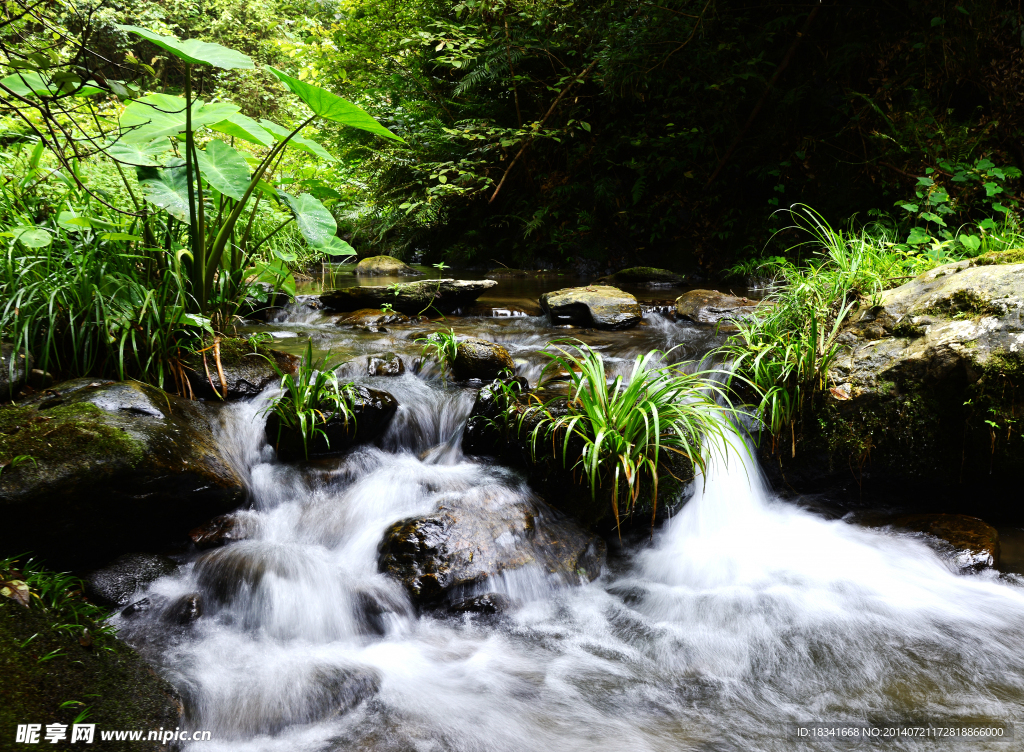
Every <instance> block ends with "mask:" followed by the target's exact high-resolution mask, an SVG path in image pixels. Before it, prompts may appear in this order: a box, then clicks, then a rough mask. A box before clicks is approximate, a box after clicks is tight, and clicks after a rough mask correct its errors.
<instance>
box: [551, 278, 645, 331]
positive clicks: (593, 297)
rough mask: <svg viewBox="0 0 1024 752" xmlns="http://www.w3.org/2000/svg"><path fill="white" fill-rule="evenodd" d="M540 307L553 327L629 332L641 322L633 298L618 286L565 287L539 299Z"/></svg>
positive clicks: (641, 315) (640, 313)
mask: <svg viewBox="0 0 1024 752" xmlns="http://www.w3.org/2000/svg"><path fill="white" fill-rule="evenodd" d="M540 305H541V308H543V309H544V312H545V313H547V314H548V316H549V318H550V319H551V323H552V324H554V325H565V324H571V325H573V326H586V327H591V326H592V327H595V328H597V329H628V328H630V327H632V326H636V325H637V324H639V323H640V321H641V320H642V319H643V311H642V310H641V309H640V305H639V304H638V303H637V302H636V298H635V297H633V296H632V295H630V294H629V293H628V292H623V291H622V290H620V289H619V288H617V287H609V286H607V285H588V286H587V287H567V288H565V289H563V290H556V291H554V292H546V293H544V294H543V295H541V296H540Z"/></svg>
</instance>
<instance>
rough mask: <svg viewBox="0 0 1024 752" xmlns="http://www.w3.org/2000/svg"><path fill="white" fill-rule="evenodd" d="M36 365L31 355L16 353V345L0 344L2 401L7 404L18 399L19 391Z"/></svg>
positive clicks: (0, 388) (0, 390)
mask: <svg viewBox="0 0 1024 752" xmlns="http://www.w3.org/2000/svg"><path fill="white" fill-rule="evenodd" d="M34 364H35V361H34V359H33V358H32V356H31V355H29V356H28V357H26V356H25V353H17V354H16V353H15V352H14V345H12V344H10V343H9V342H3V343H0V401H2V402H7V401H9V400H11V399H12V398H14V397H16V396H17V394H18V391H19V390H20V389H21V388H22V387H23V386H25V382H26V381H27V380H28V377H29V374H30V373H31V372H32V367H33V365H34Z"/></svg>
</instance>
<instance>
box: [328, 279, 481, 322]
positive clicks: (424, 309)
mask: <svg viewBox="0 0 1024 752" xmlns="http://www.w3.org/2000/svg"><path fill="white" fill-rule="evenodd" d="M497 284H498V283H497V282H495V281H494V280H492V279H482V280H463V279H423V280H419V281H418V282H404V283H401V284H399V285H398V286H397V289H396V288H395V287H393V286H384V285H361V286H358V287H344V288H342V289H340V290H333V291H332V292H327V293H324V294H323V295H321V296H320V301H321V302H322V303H323V305H324V307H326V308H328V309H330V310H332V311H357V310H360V309H364V308H370V307H377V308H379V307H380V305H381V304H382V303H390V304H391V305H393V306H394V308H395V310H396V311H401V312H402V313H406V314H409V315H411V316H415V315H420V314H431V315H432V314H434V313H436V312H440V313H452V312H454V311H456V310H459V309H461V308H462V307H463V306H467V305H469V304H470V303H472V302H473V301H474V300H476V299H477V298H478V297H480V295H481V294H482V293H483V292H484V291H485V290H489V289H491V288H492V287H494V286H495V285H497Z"/></svg>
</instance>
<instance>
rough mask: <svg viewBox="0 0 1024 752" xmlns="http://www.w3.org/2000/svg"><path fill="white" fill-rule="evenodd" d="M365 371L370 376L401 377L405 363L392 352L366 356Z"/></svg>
mask: <svg viewBox="0 0 1024 752" xmlns="http://www.w3.org/2000/svg"><path fill="white" fill-rule="evenodd" d="M366 370H367V373H368V374H369V375H370V376H401V375H402V374H403V373H405V363H404V362H403V361H402V359H401V358H400V357H399V356H398V355H396V354H395V353H393V352H386V353H383V354H382V355H368V356H366Z"/></svg>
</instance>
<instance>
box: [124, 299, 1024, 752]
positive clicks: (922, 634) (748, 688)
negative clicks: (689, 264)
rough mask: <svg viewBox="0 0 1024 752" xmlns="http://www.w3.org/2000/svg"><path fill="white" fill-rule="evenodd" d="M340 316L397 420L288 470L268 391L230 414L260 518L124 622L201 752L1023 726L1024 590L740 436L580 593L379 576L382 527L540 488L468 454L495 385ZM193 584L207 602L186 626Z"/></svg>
mask: <svg viewBox="0 0 1024 752" xmlns="http://www.w3.org/2000/svg"><path fill="white" fill-rule="evenodd" d="M662 321H666V320H665V319H663V318H662V317H660V316H655V317H653V318H652V319H651V326H649V327H647V328H646V329H645V330H644V331H643V333H642V334H633V335H631V336H633V339H632V340H626V339H625V338H621V339H620V338H618V334H617V333H612V334H611V335H608V336H607V337H604V338H603V339H602V340H601V341H600V345H601V346H602V347H604V348H605V349H604V350H603V352H604V353H605V354H606V355H607V360H608V364H609V365H608V368H609V374H610V375H614V374H616V373H619V372H622V371H623V370H624V369H626V368H628V366H629V365H630V364H631V361H632V357H633V355H634V354H635V353H636V352H638V351H646V350H649V349H652V347H658V348H660V349H666V348H667V347H671V346H672V345H673V344H678V343H679V342H682V341H689V340H687V338H688V337H689V338H691V339H693V338H696V337H697V335H695V334H693V333H692V331H691V330H690V329H688V328H687V327H685V326H680V325H676V324H673V323H671V322H668V323H666V324H664V325H663V324H662V323H660V322H662ZM284 325H286V326H291V325H292V324H290V323H287V322H286V323H285V324H284ZM311 325H315V322H314V324H311ZM484 325H486V326H493V327H495V328H494V329H491V330H489V333H488V334H486V335H483V336H486V337H488V338H491V339H494V340H496V341H504V342H505V343H506V344H508V345H509V346H510V349H512V350H513V351H514V355H515V356H516V357H517V358H519V359H521V360H522V361H523V363H524V365H523V366H522V367H521V370H520V372H521V373H523V372H524V369H525V372H526V373H527V374H532V373H533V371H530V370H529V369H531V368H534V367H536V368H537V370H539V365H540V364H542V363H544V362H546V358H544V357H543V356H542V355H540V354H539V352H538V350H539V348H540V347H542V346H543V344H544V342H541V341H540V339H541V337H540V334H539V333H538V329H537V326H536V325H535V324H533V323H531V320H530V319H529V318H525V317H520V318H518V319H506V320H504V321H501V320H498V319H488V320H486V324H484ZM336 329H337V328H336V327H333V328H332V327H331V326H328V325H326V324H325V325H324V327H323V331H324V332H327V333H329V334H331V336H334V337H344V338H345V339H343V340H342V344H343V346H344V347H348V348H349V352H350V354H351V353H354V355H352V360H351V362H352V363H353V364H355V365H353V366H352V368H353V371H352V376H353V377H356V376H358V378H359V380H360V382H361V383H363V384H365V385H367V386H371V387H374V388H380V389H386V390H387V391H389V392H391V393H392V394H394V395H395V396H396V398H397V399H398V401H399V403H400V405H401V407H400V409H399V412H398V413H397V415H396V416H395V419H394V422H393V423H392V425H391V427H390V429H389V430H388V432H387V434H386V435H385V436H384V437H383V438H382V439H381V440H380V441H379V442H378V445H377V446H365V447H361V448H358V449H356V450H353V451H351V452H349V453H348V454H346V455H344V456H341V457H336V458H329V459H323V460H317V461H315V462H311V463H297V464H286V463H281V462H279V461H278V460H277V458H276V457H275V455H274V451H273V449H272V448H271V447H269V446H267V445H266V443H265V441H264V439H263V418H262V417H261V410H262V409H263V407H264V406H265V404H266V402H265V401H266V398H267V395H264V396H262V397H260V398H257V399H255V400H253V401H250V402H246V403H236V404H233V405H231V406H228V407H226V408H225V409H224V411H223V416H224V422H223V426H222V427H221V433H220V441H221V444H222V447H223V448H224V451H225V454H226V455H227V457H228V458H229V460H230V461H231V462H232V463H233V465H234V466H235V467H236V468H238V470H239V472H240V473H242V475H243V477H245V478H246V480H247V483H248V487H249V490H250V495H251V501H252V503H251V508H250V509H248V510H246V511H244V512H241V513H239V515H240V518H241V519H242V520H243V521H244V526H243V527H244V530H245V531H246V532H247V537H246V538H245V539H244V540H240V541H237V542H233V543H231V544H230V545H227V546H225V547H222V548H218V549H213V550H210V551H197V552H194V553H193V554H192V555H190V556H189V557H188V560H187V561H186V563H185V564H184V566H183V567H181V569H180V571H179V572H178V573H177V574H176V575H174V576H171V577H166V578H163V579H161V580H158V581H157V582H155V583H153V585H152V586H151V587H150V588H149V591H148V592H147V593H146V595H147V597H148V598H149V600H150V602H151V604H152V607H151V608H150V609H149V610H148V611H144V610H140V611H139V613H136V614H134V615H131V614H128V615H123V616H118V617H115V619H114V623H115V624H116V625H117V626H118V628H119V629H120V630H121V633H122V635H124V636H125V637H126V638H127V639H129V640H130V641H131V642H132V643H133V644H135V645H136V646H138V647H139V649H140V650H142V651H143V652H144V653H145V654H146V655H147V656H148V657H150V658H151V659H152V660H153V661H154V662H155V663H157V664H158V666H159V667H160V669H161V671H162V672H163V673H164V674H165V675H166V676H167V677H168V678H169V679H170V680H171V681H172V682H173V683H174V684H175V685H176V686H177V687H178V688H179V690H180V691H181V693H182V696H183V699H184V701H185V705H186V709H187V717H186V723H187V725H188V727H189V728H191V729H202V730H209V731H211V732H212V735H213V741H210V742H203V743H201V744H200V743H196V744H193V745H191V746H190V747H188V748H187V750H188V752H200V750H203V752H296V751H300V752H342V751H347V750H355V749H360V750H374V751H375V752H392V751H394V752H398V751H399V750H413V749H416V750H452V751H453V752H532V751H533V750H538V749H543V750H545V751H546V752H580V751H583V752H605V751H608V752H611V751H612V750H621V749H629V750H639V751H642V752H647V751H648V750H649V751H650V752H670V751H671V752H675V751H676V750H695V751H696V750H700V751H702V752H704V751H710V750H722V751H728V752H732V751H733V750H737V751H738V750H758V751H759V752H761V751H763V752H791V750H796V749H808V750H819V749H820V750H832V749H836V750H840V749H843V750H845V749H849V748H850V746H849V745H848V744H847V743H845V742H843V743H841V744H840V743H832V742H829V741H822V742H820V743H806V744H805V746H799V743H797V742H796V741H795V740H794V738H793V737H792V736H791V735H790V733H789V731H788V730H787V724H788V723H790V722H792V721H809V720H821V721H857V722H861V721H863V720H865V719H866V718H871V719H874V720H878V721H881V720H887V721H900V720H903V721H907V722H910V721H914V720H917V719H921V718H925V719H927V718H931V719H942V718H957V717H962V718H974V719H979V720H982V719H991V720H1000V721H1017V722H1018V723H1019V722H1024V712H1022V710H1021V708H1022V707H1024V655H1022V653H1021V648H1020V646H1021V645H1022V644H1024V590H1021V589H1020V588H1018V587H1015V586H1013V585H1012V584H1010V583H1007V582H1006V581H1004V580H1000V579H998V578H997V576H995V575H994V574H989V575H978V576H971V577H965V576H961V575H958V574H955V573H954V572H953V568H952V567H951V566H950V565H949V563H948V562H947V561H946V560H944V559H943V558H941V557H940V556H939V555H937V554H936V553H934V552H933V551H932V550H931V549H930V548H928V547H926V546H925V545H924V544H922V543H921V542H920V541H919V540H918V539H916V538H913V537H910V536H905V535H897V534H893V533H887V532H879V531H873V530H867V529H863V528H860V527H857V526H854V525H851V524H848V523H846V522H844V521H841V520H826V519H823V518H821V517H819V516H816V515H814V514H812V513H810V512H808V511H805V510H802V509H800V508H798V507H796V506H794V505H793V504H792V503H789V502H785V501H782V500H780V499H778V498H777V497H775V496H774V495H773V493H772V492H771V490H770V489H769V488H768V486H767V485H766V483H765V481H764V479H763V476H762V474H761V471H760V469H759V467H758V465H757V462H756V459H755V458H754V455H753V453H752V452H751V451H749V449H748V447H747V445H746V444H745V443H744V440H743V439H741V438H740V437H739V436H737V435H735V434H734V433H732V432H730V431H726V433H725V435H724V437H723V440H722V443H720V444H718V445H716V446H715V447H714V451H712V452H711V454H712V460H711V462H710V464H709V467H708V471H707V474H706V477H698V478H697V479H696V481H695V482H694V483H693V484H692V488H691V491H690V493H691V495H690V497H689V499H688V500H687V502H686V504H685V506H684V507H683V508H682V510H681V511H680V512H679V513H678V514H677V515H676V516H675V517H674V518H672V519H671V520H669V521H668V522H667V523H666V524H665V525H664V526H663V528H662V529H661V530H659V531H657V533H656V534H655V537H654V541H653V543H648V542H647V541H644V542H642V543H638V544H637V545H636V546H635V547H633V548H627V550H626V551H625V552H624V553H623V554H622V555H621V556H620V557H618V558H616V559H613V560H612V561H610V562H609V566H608V568H607V570H606V571H605V572H604V574H603V575H602V576H601V577H600V578H599V579H598V580H596V581H594V582H592V583H590V584H588V585H583V586H567V585H566V584H565V583H563V582H556V581H553V580H552V577H551V575H550V573H549V572H547V571H546V569H545V567H544V566H541V565H536V564H534V565H530V566H525V567H522V568H520V569H515V570H512V571H508V572H504V573H502V574H500V575H497V576H495V577H492V578H491V579H490V580H488V581H486V582H483V583H477V584H476V585H474V586H473V587H472V588H469V589H468V590H467V593H466V595H474V594H482V593H485V592H497V593H501V594H505V595H508V596H509V597H511V598H512V599H513V600H514V601H515V604H516V605H515V608H514V609H513V610H512V611H511V612H509V613H506V614H504V615H499V616H480V615H466V614H444V613H434V612H424V613H417V610H416V609H415V608H414V607H413V604H412V602H411V601H410V599H409V596H408V595H407V593H406V592H405V590H404V589H403V588H402V587H401V586H400V585H399V584H398V583H396V582H395V581H393V580H391V579H389V578H388V577H386V576H385V575H383V574H381V573H380V572H379V571H378V562H377V557H378V546H379V545H380V543H381V540H382V537H383V535H384V532H385V530H387V528H388V527H389V526H390V525H392V524H393V523H395V522H397V521H399V520H403V519H406V518H409V517H413V516H420V515H426V514H431V513H433V512H434V511H435V510H436V509H437V508H438V505H439V504H440V503H442V502H443V501H444V500H445V499H446V498H450V497H451V496H462V497H465V498H470V499H481V500H483V499H487V498H498V499H502V498H515V497H517V495H522V496H524V497H525V496H529V494H530V493H531V492H530V490H529V489H528V488H526V487H525V486H524V485H523V484H522V481H521V479H519V478H518V477H516V476H515V475H514V474H513V473H512V472H511V471H509V470H507V469H504V468H500V467H496V466H493V465H489V464H487V463H485V462H481V461H475V460H470V459H468V458H467V457H465V456H464V455H463V454H462V452H461V447H460V438H461V432H462V430H463V427H464V424H465V420H466V418H467V416H468V414H469V410H470V409H471V406H472V403H473V399H474V396H475V393H474V390H472V389H465V388H461V387H457V386H454V385H450V384H449V385H445V384H443V383H442V382H441V381H440V379H439V378H437V377H436V372H433V371H425V372H421V373H420V374H418V375H414V374H412V373H409V372H407V373H406V374H405V375H403V376H400V377H389V378H384V377H380V378H368V377H367V376H366V375H365V372H362V373H358V372H357V370H356V368H357V366H359V364H360V362H361V361H360V360H358V358H360V357H361V356H362V355H363V354H365V353H367V352H379V351H380V348H381V347H383V346H388V347H391V346H396V347H402V346H403V342H404V343H405V345H404V346H406V347H407V350H406V351H403V352H406V353H414V352H418V345H413V344H410V342H411V338H410V337H409V336H405V338H404V339H403V338H399V337H394V338H390V337H391V335H388V336H389V338H388V339H382V338H380V337H377V338H376V339H374V340H367V341H366V342H362V341H359V342H356V343H355V344H353V342H354V341H353V339H352V335H351V333H343V334H338V333H336ZM582 336H585V337H589V336H590V335H586V334H584V335H582ZM700 336H705V335H704V334H701V335H700ZM502 337H504V339H502ZM694 341H695V340H694ZM545 342H546V340H545ZM691 346H692V347H693V348H694V349H699V347H698V345H692V344H688V345H687V348H689V347H691ZM684 349H685V348H680V351H682V350H684ZM687 352H688V350H687ZM678 354H679V352H678V351H677V355H678ZM481 503H483V502H482V501H481ZM538 524H540V525H543V524H544V521H543V520H541V521H540V522H539V523H538ZM540 529H542V528H540ZM514 544H515V542H514V541H510V545H514ZM189 599H192V600H191V601H190V602H198V603H201V604H202V617H201V618H199V619H198V620H197V621H194V622H193V623H190V624H185V623H183V621H182V620H181V619H179V618H177V616H176V614H178V613H179V611H178V610H177V609H178V605H179V604H181V603H183V602H186V601H189ZM944 744H945V743H944ZM878 748H879V749H882V748H884V749H894V750H904V749H905V750H925V749H933V748H935V747H934V746H927V745H924V744H922V743H920V742H919V741H916V740H891V742H890V743H889V744H888V746H884V747H883V746H879V747H878ZM942 748H943V749H953V750H963V751H964V752H968V751H969V752H975V751H976V750H983V749H991V750H1000V751H1001V750H1005V749H1010V748H1012V747H1011V746H1007V745H1006V744H1005V743H1004V742H988V741H985V740H979V739H970V740H953V741H949V742H948V744H945V746H943V747H942Z"/></svg>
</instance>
